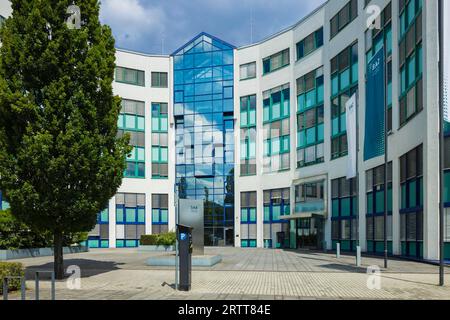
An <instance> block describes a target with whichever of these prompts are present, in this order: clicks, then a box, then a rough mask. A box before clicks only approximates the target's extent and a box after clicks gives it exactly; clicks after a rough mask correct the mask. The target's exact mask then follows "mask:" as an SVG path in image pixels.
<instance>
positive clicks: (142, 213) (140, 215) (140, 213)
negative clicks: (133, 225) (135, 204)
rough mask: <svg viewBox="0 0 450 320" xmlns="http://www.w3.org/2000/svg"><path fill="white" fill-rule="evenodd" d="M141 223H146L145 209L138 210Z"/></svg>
mask: <svg viewBox="0 0 450 320" xmlns="http://www.w3.org/2000/svg"><path fill="white" fill-rule="evenodd" d="M137 222H139V223H145V209H143V208H139V209H138V221H137Z"/></svg>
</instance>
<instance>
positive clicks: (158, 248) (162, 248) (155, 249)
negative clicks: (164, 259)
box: [138, 245, 175, 252]
mask: <svg viewBox="0 0 450 320" xmlns="http://www.w3.org/2000/svg"><path fill="white" fill-rule="evenodd" d="M138 251H141V252H170V251H175V246H143V245H140V246H139V248H138Z"/></svg>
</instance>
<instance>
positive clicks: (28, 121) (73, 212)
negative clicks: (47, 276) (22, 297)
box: [0, 0, 131, 279]
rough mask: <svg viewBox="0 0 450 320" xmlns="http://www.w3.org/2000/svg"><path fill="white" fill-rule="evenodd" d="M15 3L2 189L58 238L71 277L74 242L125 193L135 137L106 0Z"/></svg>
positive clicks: (2, 133)
mask: <svg viewBox="0 0 450 320" xmlns="http://www.w3.org/2000/svg"><path fill="white" fill-rule="evenodd" d="M72 2H73V1H72V0H12V1H11V4H12V9H13V12H12V17H11V18H8V19H7V20H6V21H5V23H4V25H3V26H2V29H1V31H0V40H1V42H2V47H1V48H0V190H3V191H4V192H5V194H6V199H7V200H8V202H9V203H10V205H11V211H12V213H13V215H14V216H16V217H17V218H18V219H19V220H20V221H22V222H24V223H25V224H26V225H28V226H30V228H33V230H42V232H46V231H50V232H52V234H53V244H54V248H55V254H54V268H55V274H56V277H57V278H58V279H62V278H63V277H64V266H63V250H62V247H63V243H64V238H65V236H66V235H68V234H69V235H70V234H73V233H77V232H84V231H88V230H90V229H92V228H93V227H94V225H95V223H96V216H97V213H98V212H100V211H101V210H102V209H104V208H105V207H106V206H107V204H108V200H109V199H110V198H111V197H112V196H113V195H114V194H115V193H116V191H117V189H118V188H119V186H120V184H121V182H122V177H123V171H124V170H125V159H126V155H127V154H128V153H130V151H131V147H129V146H128V142H129V136H128V135H127V136H125V137H124V138H117V120H118V115H119V112H120V104H121V100H120V98H119V97H116V96H114V95H113V92H112V81H113V77H114V69H115V47H114V39H113V37H112V33H111V29H110V28H109V27H108V26H104V25H101V23H100V22H99V6H100V4H99V2H98V1H97V0H83V1H81V0H78V1H76V3H75V4H76V5H78V6H79V7H80V9H81V22H82V24H81V28H80V29H70V28H68V26H67V24H66V20H67V19H68V16H69V15H68V14H67V8H68V6H69V5H71V4H72Z"/></svg>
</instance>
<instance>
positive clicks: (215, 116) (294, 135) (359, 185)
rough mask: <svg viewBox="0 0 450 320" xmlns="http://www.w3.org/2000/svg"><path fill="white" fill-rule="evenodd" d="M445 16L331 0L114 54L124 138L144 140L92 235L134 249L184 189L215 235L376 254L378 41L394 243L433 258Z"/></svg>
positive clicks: (399, 250)
mask: <svg viewBox="0 0 450 320" xmlns="http://www.w3.org/2000/svg"><path fill="white" fill-rule="evenodd" d="M374 17H376V19H373V18H374ZM437 17H438V1H436V0H427V1H424V0H409V1H408V0H392V1H388V0H371V1H368V0H349V1H341V0H330V1H328V2H326V3H325V4H323V5H322V6H321V7H319V8H317V9H316V10H315V11H314V12H312V13H311V14H309V15H308V16H307V17H305V18H303V19H302V20H301V21H300V22H298V23H297V24H295V25H294V26H292V27H290V28H288V29H286V30H284V31H281V32H279V33H277V34H275V35H273V36H271V37H269V38H267V39H265V40H263V41H261V42H259V43H255V44H251V45H249V46H245V47H241V48H236V47H233V46H232V45H230V44H228V43H226V42H224V41H222V40H220V39H217V38H215V37H213V36H210V35H208V34H206V33H202V34H200V35H198V36H197V37H195V38H194V39H193V40H192V41H190V42H188V43H187V44H186V45H185V46H183V47H182V48H181V49H179V50H177V51H176V52H175V53H173V54H172V55H170V56H156V55H148V54H142V53H137V52H131V51H127V50H121V49H118V50H117V54H116V55H117V60H116V65H117V70H116V79H115V83H114V92H115V93H116V94H117V95H119V96H121V97H122V99H123V109H122V115H121V117H120V119H119V128H120V130H119V134H122V133H123V132H129V133H130V134H131V136H132V139H131V140H132V141H131V143H132V144H133V146H134V147H135V148H134V150H133V153H132V155H130V157H129V159H128V160H127V170H126V172H125V178H124V180H123V185H122V186H121V187H120V189H119V192H118V194H117V195H116V197H114V198H113V199H111V201H110V203H109V208H108V209H107V210H105V211H104V212H102V213H101V214H100V215H99V224H98V225H97V227H96V228H95V229H94V230H93V231H92V232H91V234H90V240H89V245H90V246H91V247H110V248H114V247H135V246H137V245H138V243H139V238H140V236H141V235H142V234H154V233H162V232H166V231H170V230H174V227H175V223H174V221H175V206H174V203H175V190H176V189H177V190H178V192H179V194H180V197H181V198H195V199H203V200H204V201H205V208H206V209H205V243H206V244H207V245H216V246H223V245H234V246H238V247H261V248H263V247H265V248H309V249H318V250H321V249H324V248H326V249H335V248H336V244H337V243H340V244H341V248H342V250H345V251H355V250H356V246H361V248H362V251H363V252H367V253H373V254H382V253H383V250H384V225H383V222H384V189H385V183H384V181H385V179H384V161H385V160H384V152H383V153H381V154H377V156H375V157H369V158H368V157H367V152H366V150H369V149H371V147H372V144H374V145H375V144H377V143H378V142H380V141H379V139H380V136H371V135H370V134H369V135H368V134H367V132H368V131H367V130H366V129H367V125H366V124H367V123H369V122H370V121H371V114H372V113H370V112H373V110H371V109H368V108H367V105H370V106H371V107H373V101H366V100H367V99H366V95H367V90H372V87H371V86H370V82H366V81H368V79H367V66H368V64H369V62H370V60H371V59H372V57H373V56H374V55H375V54H377V52H378V51H379V50H383V52H384V55H383V56H384V59H383V63H384V64H385V66H384V70H385V77H384V78H385V86H384V90H385V97H383V98H382V99H381V100H380V101H382V102H383V105H381V110H383V108H384V100H385V101H386V102H385V104H386V105H387V110H388V123H387V127H388V131H389V135H388V150H387V151H388V161H389V165H388V170H387V171H388V175H387V179H386V180H387V186H386V187H387V189H388V191H387V194H388V201H387V202H388V220H387V230H388V232H387V238H388V251H389V253H390V254H393V255H398V256H404V257H409V258H413V259H424V260H437V259H439V250H438V249H439V232H438V230H439V157H438V154H439V139H438V137H439V69H438V57H439V41H438V34H439V33H438V19H437ZM368 21H369V22H371V21H374V26H375V28H373V27H371V26H370V25H371V24H370V23H369V24H368ZM367 83H369V85H368V86H367ZM353 94H356V95H357V100H358V106H357V110H358V111H357V141H358V146H357V150H358V154H357V171H358V173H357V177H356V178H353V179H351V180H348V179H347V178H346V174H347V163H348V143H347V125H346V114H345V112H346V109H345V105H346V102H347V101H348V100H349V99H350V97H351V96H352V95H353ZM375 106H378V107H379V103H378V104H377V103H375ZM366 113H367V114H366ZM230 124H231V125H230ZM449 131H450V126H449V125H447V126H446V137H447V138H446V142H445V143H446V144H445V152H446V163H445V168H446V169H445V170H446V171H445V180H446V189H445V196H446V198H445V206H446V217H447V219H446V239H447V242H446V249H445V252H446V258H449V259H450V208H449V207H450V171H449V169H450V164H449V163H450V154H449V153H450V142H449V140H450V138H449ZM381 138H382V137H381ZM377 139H378V140H377ZM208 146H209V148H208ZM175 186H177V188H175ZM180 188H181V189H180Z"/></svg>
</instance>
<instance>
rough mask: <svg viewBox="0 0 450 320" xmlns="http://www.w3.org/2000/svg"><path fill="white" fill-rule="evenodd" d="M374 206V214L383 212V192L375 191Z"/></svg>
mask: <svg viewBox="0 0 450 320" xmlns="http://www.w3.org/2000/svg"><path fill="white" fill-rule="evenodd" d="M375 206H376V213H382V212H384V190H381V191H377V193H376V203H375Z"/></svg>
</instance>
